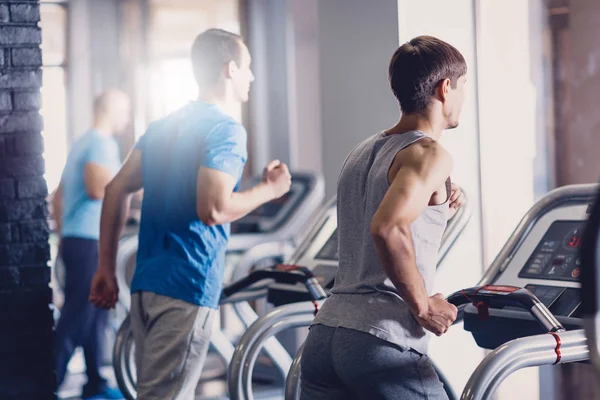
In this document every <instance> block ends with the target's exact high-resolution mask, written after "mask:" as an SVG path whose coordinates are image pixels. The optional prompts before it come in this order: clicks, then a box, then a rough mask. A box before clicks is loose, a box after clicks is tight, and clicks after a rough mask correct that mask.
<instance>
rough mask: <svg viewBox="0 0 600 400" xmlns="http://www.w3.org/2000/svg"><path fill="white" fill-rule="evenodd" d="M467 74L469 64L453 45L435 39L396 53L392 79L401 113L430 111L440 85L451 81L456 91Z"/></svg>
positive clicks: (416, 41)
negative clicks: (429, 108) (430, 105)
mask: <svg viewBox="0 0 600 400" xmlns="http://www.w3.org/2000/svg"><path fill="white" fill-rule="evenodd" d="M466 73H467V63H466V62H465V59H464V57H463V56H462V54H460V52H459V51H458V50H457V49H456V48H455V47H454V46H452V45H450V44H448V43H446V42H444V41H442V40H440V39H437V38H434V37H432V36H418V37H416V38H414V39H412V40H411V41H410V42H407V43H404V44H403V45H402V46H400V47H399V48H398V50H396V51H395V52H394V55H393V56H392V60H391V61H390V67H389V79H390V85H391V87H392V92H394V96H396V98H397V99H398V102H399V103H400V108H401V109H402V112H404V113H407V114H414V113H423V112H424V111H426V110H427V108H428V107H429V104H430V102H431V98H432V97H433V96H434V94H435V89H436V87H437V85H438V84H439V83H440V82H442V81H443V80H444V79H450V83H451V86H452V88H456V84H457V82H458V78H460V77H461V76H463V75H465V74H466Z"/></svg>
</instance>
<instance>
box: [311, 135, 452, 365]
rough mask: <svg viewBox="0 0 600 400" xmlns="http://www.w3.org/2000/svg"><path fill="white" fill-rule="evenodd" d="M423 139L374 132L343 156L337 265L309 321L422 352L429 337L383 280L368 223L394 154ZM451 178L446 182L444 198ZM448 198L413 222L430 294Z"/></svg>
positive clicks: (420, 265)
mask: <svg viewBox="0 0 600 400" xmlns="http://www.w3.org/2000/svg"><path fill="white" fill-rule="evenodd" d="M425 137H427V136H426V135H425V134H424V133H423V132H419V131H411V132H406V133H403V134H398V135H389V136H388V135H385V133H378V134H377V135H374V136H371V137H370V138H368V139H367V140H365V141H363V142H362V143H361V144H360V145H358V146H357V147H356V148H355V149H354V150H353V151H352V152H351V153H350V155H349V156H348V158H347V159H346V162H345V164H344V167H343V168H342V172H341V174H340V177H339V181H338V192H337V199H338V200H337V203H338V208H337V213H338V238H339V239H338V240H339V257H340V261H339V268H338V271H337V275H336V277H335V284H334V286H333V289H332V295H331V297H330V298H329V299H327V300H326V301H325V303H324V304H323V307H322V308H321V310H320V311H319V312H318V314H317V316H316V317H315V320H314V322H313V324H323V325H327V326H331V327H338V326H340V327H344V328H349V329H355V330H359V331H362V332H367V333H370V334H372V335H374V336H376V337H378V338H380V339H383V340H386V341H388V342H391V343H394V344H396V345H398V346H400V347H401V348H403V349H408V348H412V349H414V350H416V351H418V352H420V353H422V354H425V353H426V352H427V345H428V335H427V334H426V331H425V330H424V329H423V328H422V327H421V326H420V325H419V324H418V323H417V321H416V320H415V319H414V317H413V316H412V314H411V312H410V310H409V309H408V306H407V305H406V304H405V303H404V301H403V300H402V298H401V297H400V295H399V294H398V291H397V290H396V288H395V287H394V285H393V284H392V282H391V281H390V280H389V279H388V277H387V275H386V273H385V271H384V269H383V267H382V265H381V263H380V261H379V258H378V256H377V253H376V252H375V246H374V243H373V239H372V236H371V230H370V224H371V220H372V219H373V215H374V214H375V212H376V211H377V208H378V207H379V204H380V203H381V201H382V200H383V197H384V196H385V194H386V192H387V190H388V188H389V182H388V172H389V169H390V167H391V165H392V163H393V162H394V158H395V157H396V154H397V153H398V152H399V151H400V150H402V149H404V148H406V147H407V146H410V145H411V144H413V143H415V142H417V141H418V140H420V139H423V138H425ZM450 190H451V188H450V180H449V179H448V181H446V191H447V194H448V196H447V198H448V197H449V193H450ZM448 212H449V208H448V201H446V202H445V203H444V204H441V205H437V206H428V207H427V208H426V209H425V210H424V211H423V213H422V214H421V215H420V216H419V217H418V218H417V219H416V220H415V221H414V222H413V223H412V225H411V233H412V237H413V240H414V245H415V253H416V261H417V266H418V268H419V272H420V273H421V275H422V276H423V280H424V282H425V287H426V289H427V292H428V293H429V294H430V295H431V294H432V293H431V291H432V290H433V281H434V276H435V270H436V264H437V257H438V250H439V247H440V242H441V239H442V234H443V233H444V230H445V228H446V222H447V220H448Z"/></svg>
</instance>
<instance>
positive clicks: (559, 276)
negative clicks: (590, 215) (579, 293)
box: [519, 221, 583, 282]
mask: <svg viewBox="0 0 600 400" xmlns="http://www.w3.org/2000/svg"><path fill="white" fill-rule="evenodd" d="M582 231H583V222H582V221H556V222H553V223H552V225H550V227H549V228H548V230H547V231H546V233H545V234H544V237H543V238H542V240H541V241H540V242H539V244H538V245H537V247H536V249H535V251H534V252H533V254H532V255H531V257H529V260H528V261H527V263H526V264H525V266H524V267H523V269H521V272H520V273H519V278H533V279H549V280H561V281H575V282H576V281H578V278H579V271H580V269H579V268H580V259H579V254H578V250H579V245H580V243H581V234H582Z"/></svg>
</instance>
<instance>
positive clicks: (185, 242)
mask: <svg viewBox="0 0 600 400" xmlns="http://www.w3.org/2000/svg"><path fill="white" fill-rule="evenodd" d="M250 61H251V58H250V53H249V51H248V48H247V47H246V45H245V44H244V43H243V41H242V39H241V37H240V36H238V35H235V34H233V33H230V32H226V31H223V30H220V29H210V30H208V31H206V32H204V33H202V34H200V35H199V36H198V37H197V38H196V40H195V42H194V45H193V46H192V64H193V68H194V73H195V77H196V81H197V82H198V86H199V91H200V96H199V98H198V100H197V101H194V102H191V103H190V104H188V105H187V106H185V107H183V108H182V109H180V110H178V111H176V112H174V113H173V114H171V115H169V116H167V117H165V118H163V119H161V120H159V121H156V122H154V123H153V124H151V125H150V127H149V128H148V130H147V132H146V134H145V135H144V136H143V137H142V138H141V139H140V141H139V142H138V144H137V145H136V147H135V148H134V149H133V151H132V152H131V153H130V155H129V156H128V158H127V160H126V162H125V164H124V165H123V167H122V168H121V170H120V171H119V173H118V174H117V176H116V177H115V179H113V181H111V183H110V184H109V185H108V187H107V189H106V198H105V203H104V208H103V210H102V221H101V235H100V262H99V264H98V271H97V273H96V276H95V277H94V282H93V284H92V290H91V293H90V300H91V301H92V302H93V303H95V304H96V305H98V306H99V307H103V308H109V307H113V306H114V305H115V303H116V301H117V294H118V289H117V282H116V277H115V267H116V254H117V246H118V238H119V235H120V232H121V229H122V227H123V223H124V216H125V209H126V206H125V205H126V199H127V195H128V194H129V193H132V192H135V191H137V190H139V189H141V188H143V189H144V200H143V203H142V215H141V222H140V234H139V249H138V254H137V264H136V270H135V273H134V276H133V281H132V288H131V290H132V298H131V311H130V317H131V327H132V331H133V337H134V342H135V349H136V350H135V351H136V366H137V392H138V399H144V400H148V399H156V400H159V399H161V400H162V399H177V400H183V399H186V400H187V399H190V398H193V396H194V392H195V389H196V387H197V383H198V380H199V378H200V374H201V371H202V367H203V364H204V361H205V359H206V353H207V351H208V345H209V342H210V335H211V330H212V321H213V318H214V315H215V310H216V309H217V308H218V303H219V297H220V294H221V286H222V281H223V269H224V266H223V260H224V254H225V250H226V247H227V242H228V239H229V223H230V222H232V221H235V220H237V219H239V218H241V217H243V216H244V215H246V214H248V213H249V212H251V211H252V210H254V209H255V208H257V207H259V206H260V205H262V204H264V203H266V202H268V201H271V200H273V199H276V198H279V197H281V196H283V195H284V194H285V193H287V192H288V191H289V188H290V185H291V176H290V174H289V171H288V169H287V166H285V165H284V164H282V163H280V162H279V161H277V160H275V161H272V162H271V163H270V164H269V165H268V166H267V167H266V168H265V172H264V175H263V180H262V182H261V183H259V184H258V185H257V186H255V187H253V188H252V189H249V190H246V191H243V192H237V190H236V189H237V186H238V184H239V181H240V178H241V176H242V171H243V169H244V164H245V162H246V158H247V150H246V142H247V139H246V130H245V129H244V127H243V126H242V125H241V124H239V123H238V122H236V121H235V120H234V119H233V118H232V117H231V116H229V115H227V113H226V112H225V111H224V110H227V109H229V107H230V106H231V105H237V106H239V105H240V103H241V102H245V101H247V100H248V91H249V89H250V83H251V82H252V81H253V80H254V76H253V75H252V71H251V70H250Z"/></svg>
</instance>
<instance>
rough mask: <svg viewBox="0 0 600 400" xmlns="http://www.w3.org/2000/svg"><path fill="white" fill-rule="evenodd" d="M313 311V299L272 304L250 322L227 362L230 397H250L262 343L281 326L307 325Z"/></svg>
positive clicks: (318, 303) (240, 398) (248, 399)
mask: <svg viewBox="0 0 600 400" xmlns="http://www.w3.org/2000/svg"><path fill="white" fill-rule="evenodd" d="M322 303H323V301H319V302H316V305H317V307H320V305H321V304H322ZM314 312H315V303H313V302H311V301H308V302H301V303H292V304H286V305H283V306H280V307H277V308H274V309H273V310H271V311H269V312H268V313H267V314H265V315H263V316H262V317H260V318H259V319H257V320H256V321H255V322H254V323H253V324H252V325H250V327H249V328H248V330H246V332H244V334H243V335H242V337H241V338H240V340H239V341H238V344H237V346H236V347H235V351H234V353H233V357H232V359H231V362H230V363H229V370H228V377H227V382H228V383H227V385H228V389H229V396H230V398H231V399H232V400H242V399H244V400H251V399H253V396H252V371H253V367H254V362H255V361H256V357H257V356H258V353H259V352H260V348H261V347H262V344H263V343H264V342H265V341H267V340H268V339H269V337H270V336H271V335H274V334H275V333H277V332H279V331H281V330H283V329H287V328H290V327H299V326H309V325H310V323H311V322H312V320H313V318H314ZM282 321H287V322H283V323H282ZM275 330H276V331H277V332H275ZM290 366H291V360H290V363H289V365H288V366H287V368H286V369H285V370H286V371H288V370H289V368H290Z"/></svg>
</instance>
